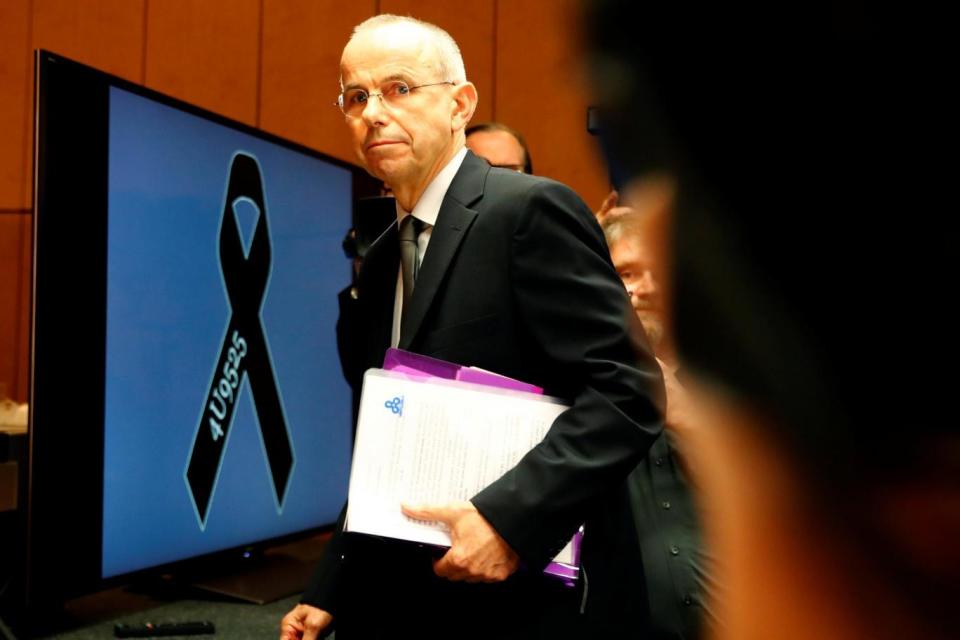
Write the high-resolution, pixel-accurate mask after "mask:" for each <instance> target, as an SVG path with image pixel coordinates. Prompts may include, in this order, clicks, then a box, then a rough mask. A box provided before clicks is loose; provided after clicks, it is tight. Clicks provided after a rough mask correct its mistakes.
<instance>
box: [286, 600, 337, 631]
mask: <svg viewBox="0 0 960 640" xmlns="http://www.w3.org/2000/svg"><path fill="white" fill-rule="evenodd" d="M332 621H333V616H331V615H330V614H329V613H327V612H326V611H324V610H322V609H318V608H316V607H313V606H310V605H308V604H298V605H297V606H296V607H294V608H293V610H292V611H290V613H288V614H287V615H285V616H284V617H283V620H281V621H280V640H317V637H318V636H319V635H320V632H321V631H323V630H324V629H326V628H327V626H328V625H329V624H330V623H331V622H332Z"/></svg>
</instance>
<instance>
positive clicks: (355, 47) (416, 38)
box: [340, 24, 437, 82]
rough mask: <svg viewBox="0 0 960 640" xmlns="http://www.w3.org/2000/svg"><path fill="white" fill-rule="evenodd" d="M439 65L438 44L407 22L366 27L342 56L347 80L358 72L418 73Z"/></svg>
mask: <svg viewBox="0 0 960 640" xmlns="http://www.w3.org/2000/svg"><path fill="white" fill-rule="evenodd" d="M436 66H437V53H436V48H435V47H433V46H431V45H430V43H429V39H428V38H427V37H426V34H424V33H423V30H422V29H418V28H415V27H411V26H408V25H403V24H399V25H388V26H384V27H381V28H379V29H373V30H369V31H363V32H361V33H358V34H357V35H356V36H354V37H353V39H352V40H350V42H348V43H347V46H346V47H345V48H344V50H343V56H342V57H341V58H340V72H341V74H342V76H343V80H344V82H348V81H349V79H350V76H352V75H357V74H373V75H374V76H382V77H379V78H376V79H383V78H386V77H390V76H394V75H398V74H404V73H407V74H417V73H423V72H426V71H430V70H432V69H433V68H435V67H436Z"/></svg>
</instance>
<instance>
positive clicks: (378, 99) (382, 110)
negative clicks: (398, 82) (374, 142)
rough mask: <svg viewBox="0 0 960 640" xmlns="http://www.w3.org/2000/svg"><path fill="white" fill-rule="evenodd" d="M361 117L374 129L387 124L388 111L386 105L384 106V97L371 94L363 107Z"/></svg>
mask: <svg viewBox="0 0 960 640" xmlns="http://www.w3.org/2000/svg"><path fill="white" fill-rule="evenodd" d="M361 115H362V117H363V120H364V122H366V123H367V125H368V126H371V127H374V126H378V125H382V124H384V123H385V122H386V117H387V109H386V105H384V104H383V96H382V95H380V94H379V93H371V94H370V95H369V96H367V102H366V104H364V105H363V113H362V114H361Z"/></svg>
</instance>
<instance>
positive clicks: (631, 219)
mask: <svg viewBox="0 0 960 640" xmlns="http://www.w3.org/2000/svg"><path fill="white" fill-rule="evenodd" d="M641 217H642V216H641V215H640V214H639V213H637V212H636V211H629V212H627V213H621V214H620V215H618V216H613V217H610V216H607V217H606V218H604V220H603V222H601V223H600V228H601V229H603V235H604V237H605V238H606V239H607V246H608V247H612V246H613V245H615V244H616V243H618V242H620V240H622V239H624V238H634V239H636V238H639V237H640V236H641V235H642V234H643V225H642V224H641Z"/></svg>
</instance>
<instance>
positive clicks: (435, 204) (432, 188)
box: [397, 147, 467, 227]
mask: <svg viewBox="0 0 960 640" xmlns="http://www.w3.org/2000/svg"><path fill="white" fill-rule="evenodd" d="M465 157H467V148H466V147H462V148H461V149H460V151H458V152H457V153H455V154H454V156H453V157H452V158H450V162H448V163H447V166H445V167H444V168H443V169H441V170H440V173H438V174H437V175H436V176H434V178H433V180H431V181H430V184H428V185H427V188H426V189H425V190H424V192H423V195H422V196H420V200H418V201H417V204H415V205H414V207H413V211H410V212H407V211H404V210H403V208H402V207H401V206H400V203H399V202H397V222H399V221H400V220H403V219H404V217H406V216H407V215H413V217H414V218H416V219H417V220H421V221H423V222H425V223H427V224H428V225H430V226H431V227H432V226H434V225H436V224H437V216H438V215H439V214H440V205H441V204H443V197H444V196H445V195H447V189H449V188H450V183H451V182H453V178H454V176H456V175H457V171H459V170H460V165H461V164H463V159H464V158H465Z"/></svg>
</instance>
